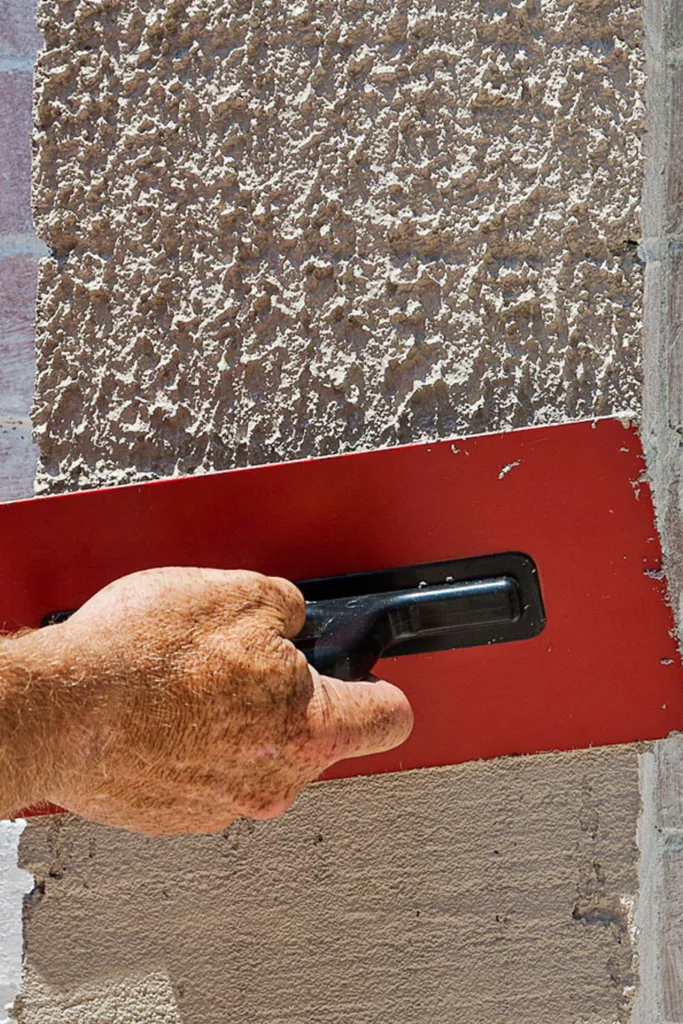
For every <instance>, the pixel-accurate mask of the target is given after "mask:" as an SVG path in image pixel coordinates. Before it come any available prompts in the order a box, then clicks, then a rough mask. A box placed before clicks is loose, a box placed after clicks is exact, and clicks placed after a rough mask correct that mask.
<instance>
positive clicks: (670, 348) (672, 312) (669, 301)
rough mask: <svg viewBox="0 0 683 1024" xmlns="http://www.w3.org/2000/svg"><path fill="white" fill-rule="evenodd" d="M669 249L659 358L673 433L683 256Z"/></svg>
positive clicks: (681, 350)
mask: <svg viewBox="0 0 683 1024" xmlns="http://www.w3.org/2000/svg"><path fill="white" fill-rule="evenodd" d="M682 134H683V133H682ZM681 156H682V157H683V153H682V154H681ZM669 248H670V253H669V255H668V256H667V257H666V264H665V267H664V271H665V275H666V276H665V281H666V285H665V287H666V314H665V315H666V319H665V323H664V331H665V334H664V338H665V343H664V350H663V353H662V355H663V357H664V359H665V360H666V378H665V379H666V384H667V387H668V406H669V425H670V426H671V427H673V429H674V430H676V429H677V428H678V427H680V426H681V425H682V424H683V253H680V252H679V251H678V249H677V247H676V246H675V245H673V246H670V247H669Z"/></svg>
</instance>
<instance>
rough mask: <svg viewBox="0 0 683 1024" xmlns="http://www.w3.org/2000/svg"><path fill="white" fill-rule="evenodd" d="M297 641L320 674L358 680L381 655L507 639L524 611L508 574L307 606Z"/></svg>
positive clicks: (319, 602)
mask: <svg viewBox="0 0 683 1024" xmlns="http://www.w3.org/2000/svg"><path fill="white" fill-rule="evenodd" d="M306 607H307V613H306V625H305V626H304V629H303V631H302V633H301V634H300V636H299V637H298V638H297V639H296V641H295V643H296V645H297V647H299V649H300V650H302V651H303V652H304V653H305V655H306V657H307V658H308V660H309V662H310V663H311V664H312V665H313V666H314V667H315V668H317V669H318V671H319V672H321V673H324V674H325V675H330V676H336V677H337V678H338V679H363V678H364V677H366V676H367V675H368V674H369V673H370V672H371V670H372V668H373V666H374V664H375V662H376V661H377V660H378V659H379V658H381V657H382V656H383V655H386V656H389V657H391V656H392V654H405V653H413V654H418V653H424V652H427V651H433V650H443V649H445V648H454V647H469V646H475V645H479V644H487V643H495V642H499V641H500V640H502V639H505V636H504V631H505V627H509V626H511V625H514V624H516V623H519V622H520V620H521V619H522V616H523V613H524V604H523V599H522V592H521V588H520V585H519V583H518V581H517V580H516V579H514V578H513V577H510V576H501V577H497V578H493V579H482V580H470V581H464V582H459V583H455V582H451V583H443V584H435V585H432V586H427V585H426V586H423V587H416V588H412V589H405V590H398V591H393V592H388V593H380V594H366V595H363V596H360V597H358V596H356V597H346V598H333V599H331V600H326V601H325V600H322V601H309V602H308V603H307V606H306Z"/></svg>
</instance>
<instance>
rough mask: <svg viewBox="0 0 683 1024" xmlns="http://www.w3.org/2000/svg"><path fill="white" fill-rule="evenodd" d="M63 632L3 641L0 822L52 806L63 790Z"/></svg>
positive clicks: (39, 632) (37, 632) (47, 631)
mask: <svg viewBox="0 0 683 1024" xmlns="http://www.w3.org/2000/svg"><path fill="white" fill-rule="evenodd" d="M58 630H59V627H58V626H57V627H49V628H47V629H45V630H35V631H32V632H27V633H23V634H18V635H16V636H10V637H4V638H2V639H0V816H7V815H11V814H13V813H16V812H17V811H18V810H20V809H21V808H23V807H28V806H31V805H33V804H37V803H44V802H48V801H50V800H51V799H52V793H53V792H54V790H55V788H58V786H56V783H57V777H58V769H59V767H60V762H61V761H62V758H61V757H60V754H59V750H58V744H59V740H60V736H61V733H62V731H63V724H64V723H63V718H64V714H65V711H66V708H65V707H64V703H65V702H64V701H63V700H62V699H60V691H61V690H62V689H63V688H62V687H61V686H60V684H61V683H62V681H63V678H64V673H63V665H62V659H61V658H60V644H59V643H56V642H55V641H56V640H57V636H56V634H57V632H58ZM48 634H50V636H48Z"/></svg>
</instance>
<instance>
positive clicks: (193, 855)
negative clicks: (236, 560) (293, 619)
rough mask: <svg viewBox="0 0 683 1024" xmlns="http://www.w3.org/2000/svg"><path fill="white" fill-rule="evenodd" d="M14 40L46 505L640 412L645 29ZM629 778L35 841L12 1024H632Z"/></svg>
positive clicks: (512, 23) (186, 22) (537, 2)
mask: <svg viewBox="0 0 683 1024" xmlns="http://www.w3.org/2000/svg"><path fill="white" fill-rule="evenodd" d="M40 10H41V25H42V28H43V30H44V33H45V37H46V41H47V49H46V51H45V53H44V54H43V55H42V57H41V60H40V70H39V78H38V83H37V95H36V107H35V114H36V120H37V131H36V142H37V151H36V172H35V182H34V206H35V214H36V219H37V223H38V225H39V231H40V233H41V235H42V237H43V238H44V239H45V241H46V242H47V244H48V245H49V246H50V248H51V250H52V253H53V255H52V257H51V258H50V259H48V260H46V261H44V263H43V268H42V274H41V280H40V286H39V338H38V382H37V398H36V404H35V419H36V424H37V433H38V439H39V443H40V448H41V468H40V471H39V484H40V486H41V487H42V488H43V489H44V490H50V489H52V490H62V489H67V488H73V487H76V486H90V485H93V484H97V483H102V482H116V481H121V480H127V479H140V478H142V479H144V478H146V477H149V476H154V475H159V474H170V473H173V472H189V471H196V470H201V469H206V468H212V467H216V468H218V467H225V466H231V465H236V464H237V465H239V464H246V463H254V462H264V461H272V460H275V459H278V458H283V457H284V458H291V457H295V456H300V455H307V454H315V453H319V452H332V451H338V450H342V449H348V448H353V447H361V446H362V447H371V446H374V445H377V444H384V443H391V442H395V441H405V440H410V439H416V438H420V437H425V436H443V435H446V434H449V433H455V432H459V431H463V432H472V431H482V430H493V429H498V428H501V427H505V426H513V425H522V424H527V423H532V422H552V421H559V420H563V419H568V418H572V417H578V416H584V415H594V414H604V413H608V412H615V411H627V410H628V411H632V410H634V409H636V410H637V408H638V406H639V377H640V355H639V343H640V315H641V287H642V273H641V265H640V262H639V260H638V256H637V251H636V243H637V240H638V238H639V223H638V206H639V197H640V192H641V163H640V138H641V134H642V128H643V113H642V102H641V93H642V85H643V51H642V48H641V40H640V31H641V29H640V18H641V12H640V7H639V4H638V3H635V2H631V0H580V2H573V3H570V2H569V0H524V2H522V3H520V4H512V3H508V2H505V3H494V2H489V0H480V2H478V3H477V2H475V3H471V2H469V0H467V2H466V0H447V2H445V3H444V2H438V3H435V2H427V0H416V2H414V3H411V4H410V5H409V6H407V5H406V6H404V5H402V4H401V3H399V4H396V5H389V4H373V3H363V4H358V3H357V2H356V0H344V2H340V3H337V4H326V3H323V2H322V0H320V2H313V3H309V4H306V3H301V4H299V5H296V4H293V5H291V6H285V7H284V9H283V7H282V5H277V4H275V3H268V2H266V0H257V2H254V3H245V2H243V0H236V2H232V3H229V4H228V3H226V2H223V0H211V2H209V0H197V2H194V3H192V2H190V0H163V2H162V0H145V2H144V3H136V4H129V3H117V2H113V0H82V2H79V3H73V2H63V3H62V2H58V0H43V2H42V4H41V8H40ZM636 767H637V751H636V750H635V749H634V748H626V749H616V750H611V751H604V752H600V753H596V752H582V753H577V754H570V755H550V756H545V757H542V758H530V759H513V760H504V761H500V762H494V763H491V764H489V765H485V766H484V765H470V766H464V767H461V768H452V769H445V770H442V771H441V770H440V771H437V772H422V773H415V774H406V775H401V776H397V777H393V778H391V777H385V778H382V779H354V780H348V781H346V782H344V783H339V784H327V785H321V786H319V787H316V788H314V789H312V790H311V791H310V793H308V794H306V795H305V796H304V797H303V798H302V800H301V801H300V802H299V804H298V805H297V807H296V808H295V809H294V810H293V811H292V812H291V813H290V814H288V815H287V816H286V817H285V818H283V819H282V820H281V821H277V822H272V823H267V824H264V825H259V826H257V827H256V828H255V829H252V827H251V826H250V825H246V824H242V825H239V826H236V827H235V828H234V829H232V830H231V831H230V832H229V833H228V835H227V837H216V838H210V839H197V838H190V837H187V838H181V839H174V840H168V841H167V840H154V841H151V840H140V839H136V838H134V837H130V836H127V835H123V834H120V833H116V832H110V831H105V830H102V829H96V828H93V827H91V826H89V825H87V824H85V823H82V822H79V821H77V820H74V819H65V820H59V821H55V822H52V823H50V822H40V823H30V824H29V825H28V827H27V829H26V832H25V834H24V839H23V848H24V861H25V863H26V864H27V865H28V866H30V867H31V869H32V870H34V871H35V872H36V875H37V877H38V886H37V888H36V890H35V892H34V894H33V896H32V897H31V899H30V901H29V903H28V905H27V917H26V984H25V989H24V993H23V996H22V1002H21V1007H20V1010H19V1016H20V1019H21V1020H22V1021H23V1022H24V1024H34V1022H35V1024H37V1022H38V1021H40V1022H41V1024H43V1022H44V1021H46V1020H49V1021H50V1024H70V1022H76V1021H78V1022H79V1024H80V1022H85V1024H88V1022H90V1021H92V1022H95V1021H97V1024H102V1022H103V1021H105V1020H109V1019H114V1018H115V1019H116V1020H120V1021H122V1022H124V1021H130V1022H131V1024H132V1022H135V1024H138V1022H141V1021H146V1020H149V1021H157V1020H158V1021H162V1020H163V1021H165V1022H166V1021H171V1022H173V1021H175V1020H178V1021H180V1020H182V1021H183V1024H211V1022H212V1021H214V1020H215V1021H221V1022H223V1021H230V1020H235V1021H240V1022H241V1021H244V1020H246V1019H249V1020H255V1021H260V1020H263V1021H266V1020H268V1021H274V1020H287V1021H294V1022H301V1024H312V1022H313V1021H316V1022H322V1024H325V1022H330V1024H332V1022H334V1024H342V1022H344V1024H362V1022H364V1021H368V1022H370V1021H372V1022H373V1024H383V1022H384V1021H386V1022H387V1024H396V1021H399V1020H400V1021H402V1022H405V1024H411V1022H414V1024H425V1022H426V1021H432V1020H439V1021H440V1022H443V1024H450V1022H451V1021H452V1022H453V1024H455V1022H456V1021H457V1024H489V1022H491V1024H494V1022H495V1024H522V1022H523V1024H549V1022H550V1021H552V1024H616V1022H620V1021H625V1020H626V1019H627V1018H628V1007H629V1003H630V1000H631V998H632V996H633V986H634V984H635V978H636V969H637V963H636V960H635V957H634V955H633V948H632V941H631V940H632V933H631V930H630V925H631V921H630V918H629V913H630V910H631V909H632V908H633V905H634V902H635V899H636V895H637V893H636V889H637V883H636V861H637V856H636V848H635V822H636V815H637V810H638V804H639V794H638V778H637V770H636ZM319 837H322V839H321V838H319ZM496 851H497V852H496ZM421 992H422V995H420V993H421Z"/></svg>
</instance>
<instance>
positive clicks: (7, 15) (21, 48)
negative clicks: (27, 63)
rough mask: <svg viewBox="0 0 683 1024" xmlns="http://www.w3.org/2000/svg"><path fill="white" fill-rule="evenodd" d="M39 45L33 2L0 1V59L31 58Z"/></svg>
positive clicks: (20, 0)
mask: <svg viewBox="0 0 683 1024" xmlns="http://www.w3.org/2000/svg"><path fill="white" fill-rule="evenodd" d="M41 43H42V36H41V35H40V33H39V32H38V29H37V28H36V3H35V0H2V5H0V57H32V56H33V54H34V53H35V52H36V50H37V49H38V47H39V46H40V45H41Z"/></svg>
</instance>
